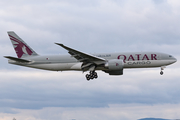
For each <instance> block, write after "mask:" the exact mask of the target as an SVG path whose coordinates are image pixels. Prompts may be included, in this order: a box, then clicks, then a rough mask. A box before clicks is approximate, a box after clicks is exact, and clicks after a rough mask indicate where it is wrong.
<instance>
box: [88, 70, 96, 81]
mask: <svg viewBox="0 0 180 120" xmlns="http://www.w3.org/2000/svg"><path fill="white" fill-rule="evenodd" d="M94 78H98V75H97V72H95V71H90V74H86V79H87V80H88V81H89V80H90V79H94Z"/></svg>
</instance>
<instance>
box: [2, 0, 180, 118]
mask: <svg viewBox="0 0 180 120" xmlns="http://www.w3.org/2000/svg"><path fill="white" fill-rule="evenodd" d="M0 5H1V7H0V17H1V19H0V26H1V29H0V36H1V37H0V41H1V44H0V55H1V56H2V57H1V58H0V61H1V63H0V76H1V78H0V96H1V97H0V120H5V119H6V120H7V119H10V120H11V119H12V118H13V117H16V119H17V120H28V119H31V120H49V119H52V120H54V119H62V120H72V119H77V120H92V119H93V120H100V119H103V120H112V119H113V120H119V119H123V120H135V119H140V118H145V117H158V118H160V117H161V118H167V119H172V118H174V119H175V118H180V115H179V113H178V112H177V111H180V109H179V108H180V107H179V106H180V102H179V101H180V97H179V94H180V88H179V85H180V81H179V78H180V75H179V70H180V68H179V66H180V63H179V62H177V63H175V64H174V65H171V66H168V67H167V68H166V69H165V71H164V72H165V74H164V75H163V76H160V75H159V72H160V68H153V69H129V70H125V71H124V75H123V76H117V77H113V76H109V75H108V74H105V73H103V72H98V74H99V76H100V77H99V78H98V80H94V81H90V82H87V81H86V80H85V78H84V75H85V74H82V73H81V72H74V71H71V72H51V71H42V70H36V69H31V68H24V67H19V66H13V65H9V64H8V63H7V60H6V59H5V58H3V56H5V55H11V56H16V54H15V52H14V50H13V48H12V45H11V43H10V40H9V38H8V36H7V31H10V30H12V31H15V32H16V33H17V34H18V35H19V36H20V37H21V38H22V39H23V40H25V41H26V42H27V43H28V44H29V45H30V46H31V47H32V48H33V49H34V50H35V51H36V52H37V53H39V54H68V53H67V51H66V50H64V49H63V48H61V47H59V46H57V45H55V44H54V43H55V42H59V43H63V44H66V45H67V46H70V47H73V48H75V49H78V50H81V51H84V52H88V53H97V52H131V51H133V52H134V51H158V52H164V53H169V54H172V55H173V56H175V57H176V58H177V59H179V58H180V55H179V48H180V34H179V33H180V24H179V21H180V1H178V0H146V1H144V0H126V1H124V0H86V1H84V0H76V1H74V0H68V1H67V0H51V1H48V0H36V1H35V0H26V1H24V0H16V1H11V0H5V1H3V0H0Z"/></svg>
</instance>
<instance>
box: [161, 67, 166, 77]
mask: <svg viewBox="0 0 180 120" xmlns="http://www.w3.org/2000/svg"><path fill="white" fill-rule="evenodd" d="M164 68H166V67H165V66H162V67H161V72H160V74H161V75H163V70H164Z"/></svg>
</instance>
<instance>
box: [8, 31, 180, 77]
mask: <svg viewBox="0 0 180 120" xmlns="http://www.w3.org/2000/svg"><path fill="white" fill-rule="evenodd" d="M8 35H9V38H10V40H11V42H12V44H13V47H14V49H15V52H16V54H17V57H11V56H5V58H8V59H9V61H8V62H9V63H10V64H15V65H20V66H25V67H31V68H37V69H43V70H51V71H67V70H76V71H83V72H85V71H89V72H90V73H89V74H86V79H87V80H90V79H94V78H98V75H97V72H95V71H97V70H102V71H104V72H105V73H108V74H109V75H123V69H126V68H152V67H160V68H161V71H160V74H161V75H162V74H163V71H162V70H163V69H164V68H165V67H166V66H167V65H170V64H173V63H175V62H176V61H177V60H176V58H174V57H173V56H172V55H169V54H165V53H159V52H129V53H103V54H88V53H85V52H81V51H78V50H75V49H73V48H70V47H67V46H65V45H63V44H60V43H55V44H57V45H59V46H61V47H63V48H64V49H66V50H67V51H68V53H69V55H68V54H67V55H51V56H49V55H48V56H41V55H38V54H37V53H36V52H35V51H34V50H33V49H32V48H31V47H29V46H28V45H27V44H26V43H25V42H24V41H23V40H22V39H21V38H20V37H19V36H18V35H16V34H15V33H14V32H12V31H10V32H8Z"/></svg>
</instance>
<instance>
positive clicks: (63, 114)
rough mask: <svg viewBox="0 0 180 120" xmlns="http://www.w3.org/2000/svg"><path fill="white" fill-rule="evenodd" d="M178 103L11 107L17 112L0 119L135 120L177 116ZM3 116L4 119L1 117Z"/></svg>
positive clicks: (175, 117)
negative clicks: (33, 107)
mask: <svg viewBox="0 0 180 120" xmlns="http://www.w3.org/2000/svg"><path fill="white" fill-rule="evenodd" d="M179 106H180V105H179V104H157V105H142V104H126V105H124V104H118V105H117V104H111V105H109V107H108V108H82V107H78V108H73V107H67V108H62V107H55V108H54V107H49V108H43V109H41V110H27V109H23V110H22V109H13V110H14V111H16V112H18V113H17V114H3V113H1V114H0V116H1V117H0V120H5V118H6V119H12V118H13V117H15V118H16V119H18V120H28V119H31V120H48V119H53V120H54V119H61V120H72V119H76V120H92V119H93V120H99V119H103V120H110V119H113V120H119V119H123V120H137V119H141V118H149V117H152V116H153V117H155V118H166V119H178V118H179V114H178V111H179ZM3 118H4V119H3Z"/></svg>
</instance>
